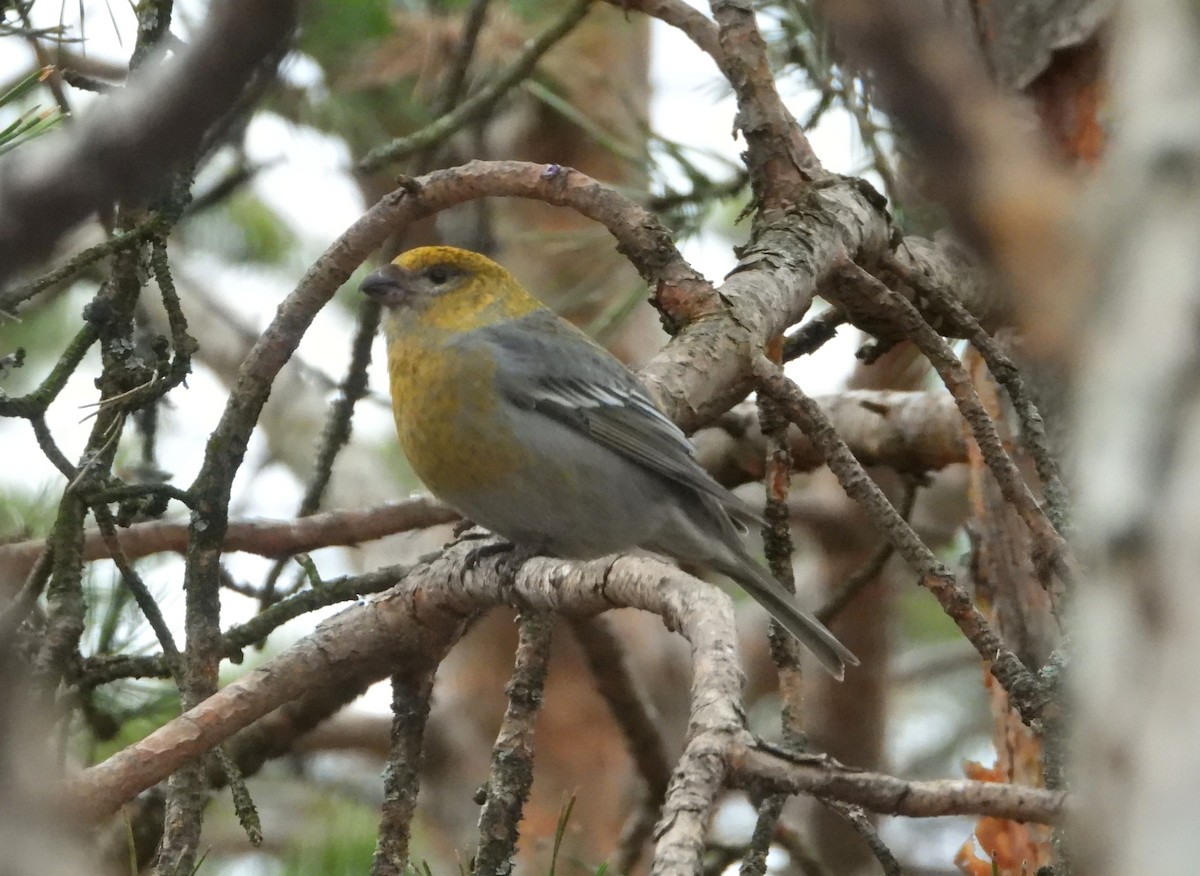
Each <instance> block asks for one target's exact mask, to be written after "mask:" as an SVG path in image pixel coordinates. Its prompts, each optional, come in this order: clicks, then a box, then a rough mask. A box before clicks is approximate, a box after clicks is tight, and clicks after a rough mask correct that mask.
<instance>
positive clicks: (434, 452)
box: [388, 334, 529, 504]
mask: <svg viewBox="0 0 1200 876" xmlns="http://www.w3.org/2000/svg"><path fill="white" fill-rule="evenodd" d="M495 367H496V366H495V362H494V361H491V360H490V359H489V358H488V357H487V356H486V355H483V354H482V353H480V352H479V351H475V352H463V351H462V350H461V348H455V349H454V350H453V351H452V353H451V352H450V351H448V350H447V347H446V346H445V345H444V344H442V343H439V342H438V341H437V339H433V338H429V337H423V336H418V335H412V334H409V335H405V336H401V337H393V338H392V339H391V341H390V342H389V344H388V374H389V377H390V380H391V392H392V411H393V413H394V414H395V417H396V432H397V435H398V436H399V439H400V446H401V447H402V448H403V450H404V453H405V456H407V457H408V461H409V463H410V464H411V465H412V467H413V471H415V472H416V474H417V476H418V477H420V478H421V480H422V481H423V482H424V484H425V486H427V487H428V488H429V489H430V490H431V491H433V492H434V493H435V494H437V495H439V496H441V497H442V498H444V499H446V500H447V501H448V502H450V503H452V504H453V503H454V501H455V496H456V495H457V494H461V493H462V492H463V491H467V490H473V489H488V488H492V487H502V486H503V484H504V482H505V479H506V478H512V477H514V475H516V474H517V473H518V472H519V471H520V470H521V468H522V467H523V466H525V465H527V464H528V463H529V459H528V454H527V453H526V452H525V450H524V448H523V447H522V446H521V445H520V444H519V442H518V441H517V436H514V435H513V433H512V431H511V429H510V428H509V426H508V422H507V420H506V419H505V418H504V417H503V416H502V415H501V412H500V411H498V409H497V405H499V404H503V402H502V400H500V399H499V398H498V397H497V395H496V393H495V391H494V389H493V380H494V377H495Z"/></svg>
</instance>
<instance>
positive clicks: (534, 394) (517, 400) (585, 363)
mask: <svg viewBox="0 0 1200 876" xmlns="http://www.w3.org/2000/svg"><path fill="white" fill-rule="evenodd" d="M479 331H480V332H481V333H483V334H484V335H485V336H486V338H487V340H488V341H489V342H490V343H491V344H493V345H494V346H495V347H497V348H498V350H497V352H498V353H501V354H502V355H498V356H497V361H498V362H499V363H501V364H500V367H499V368H498V370H497V374H496V386H497V389H499V391H500V392H501V393H502V394H503V395H504V396H505V397H506V398H508V399H509V400H510V401H511V402H513V403H514V404H516V405H518V406H520V407H523V408H526V409H529V410H535V411H538V412H539V413H542V414H544V415H545V416H547V417H551V418H553V419H554V420H556V421H558V422H560V423H563V424H565V425H567V426H570V427H571V428H574V429H577V430H579V431H580V432H583V433H585V434H587V435H588V436H589V437H591V438H593V439H594V440H596V441H597V442H598V443H600V444H603V445H604V446H606V447H609V448H611V449H612V450H614V451H616V452H617V453H620V454H621V455H622V456H624V457H626V458H627V459H630V460H632V461H634V462H636V463H638V464H639V465H641V466H644V467H645V468H647V469H649V470H651V471H654V472H657V473H658V474H660V475H662V476H663V477H666V478H667V479H669V480H671V481H673V482H675V483H677V484H680V485H681V486H684V487H688V488H690V489H693V490H696V491H698V492H700V493H703V494H706V495H709V496H712V497H713V498H714V499H717V500H718V501H719V502H720V503H721V505H722V506H724V507H725V508H726V510H727V511H729V512H730V513H732V514H733V515H734V516H735V517H737V518H739V519H741V520H744V521H746V522H756V521H760V520H761V518H760V517H759V515H758V514H757V513H756V512H755V511H754V509H752V508H751V507H750V506H749V505H747V504H746V503H745V502H743V501H742V500H741V499H739V498H737V497H736V496H734V495H733V494H732V493H730V492H729V491H728V490H727V489H725V488H724V487H723V486H721V485H720V484H718V483H717V482H716V481H715V480H713V478H712V477H711V476H710V475H709V474H708V472H706V471H705V470H704V469H703V468H701V467H700V464H699V463H698V462H696V451H695V448H693V447H692V445H691V442H689V441H688V439H687V437H686V436H685V435H684V434H683V432H682V431H681V430H680V429H679V427H678V426H676V425H675V424H674V423H672V422H671V421H670V420H669V419H667V417H666V416H665V415H664V414H663V413H662V412H661V411H660V410H659V409H658V408H657V407H656V406H655V405H654V402H652V401H651V400H650V397H649V395H647V393H646V390H645V389H644V388H643V386H642V385H641V383H640V382H639V381H638V379H637V377H635V376H634V374H633V372H631V371H630V370H629V369H628V368H626V367H625V366H624V365H623V364H621V362H620V361H619V360H618V359H616V357H614V356H613V355H612V354H611V353H609V352H608V351H607V350H605V349H604V348H603V347H601V346H600V345H598V344H596V343H595V342H594V341H592V340H591V338H589V337H588V336H587V335H586V334H584V333H583V332H582V331H580V330H579V329H577V328H575V326H573V325H571V324H570V323H568V322H566V321H565V320H562V319H560V318H559V317H558V316H556V315H555V314H554V313H552V312H551V311H549V310H538V311H534V312H533V313H530V314H527V315H526V316H523V317H521V318H520V319H518V320H515V321H514V322H512V323H507V324H502V325H496V326H489V327H488V328H486V329H481V330H479ZM564 351H569V353H567V352H564ZM567 356H569V360H567Z"/></svg>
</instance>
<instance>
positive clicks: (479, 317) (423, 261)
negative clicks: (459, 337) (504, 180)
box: [362, 246, 542, 334]
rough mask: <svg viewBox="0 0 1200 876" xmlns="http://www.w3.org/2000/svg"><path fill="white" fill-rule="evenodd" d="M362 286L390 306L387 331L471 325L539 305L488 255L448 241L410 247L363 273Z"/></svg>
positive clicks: (456, 329)
mask: <svg viewBox="0 0 1200 876" xmlns="http://www.w3.org/2000/svg"><path fill="white" fill-rule="evenodd" d="M362 291H363V294H364V295H367V296H368V297H370V298H373V299H375V300H376V301H378V302H380V303H381V304H382V305H383V306H384V307H386V308H387V309H388V311H389V315H388V316H389V318H388V319H387V320H385V327H386V328H387V329H388V333H389V334H391V333H392V332H393V331H395V330H397V329H399V328H400V325H398V324H403V326H404V327H405V328H407V329H408V330H417V331H420V330H434V331H439V332H452V333H453V332H463V331H470V330H471V329H474V328H481V327H483V326H487V325H492V324H494V323H497V322H503V321H505V320H509V319H513V318H515V317H518V316H522V315H524V314H526V313H529V312H530V311H533V310H536V309H537V308H539V307H541V306H542V305H541V303H540V302H539V301H538V300H537V299H536V298H534V297H533V296H532V295H530V294H529V293H528V292H526V291H525V289H524V288H523V287H522V286H521V284H520V283H518V282H517V279H516V278H515V277H514V276H513V275H512V274H510V273H509V272H508V271H506V270H505V269H504V268H502V267H501V266H500V265H498V264H496V263H495V262H494V261H492V260H491V259H489V258H488V257H487V256H482V255H480V254H479V253H475V252H469V251H467V250H465V249H456V248H455V247H452V246H423V247H420V248H419V249H411V250H409V251H408V252H406V253H404V254H403V255H401V256H399V257H398V258H397V259H396V260H395V261H393V262H392V263H391V264H390V265H384V266H383V267H382V268H380V269H379V270H377V271H375V272H374V273H373V274H371V275H370V276H369V277H367V278H366V279H365V280H364V281H363V284H362ZM389 323H390V324H389Z"/></svg>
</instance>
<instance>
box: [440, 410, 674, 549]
mask: <svg viewBox="0 0 1200 876" xmlns="http://www.w3.org/2000/svg"><path fill="white" fill-rule="evenodd" d="M516 416H517V417H518V418H519V419H518V422H517V426H518V429H519V432H518V434H521V435H522V436H523V439H524V441H525V442H526V444H527V446H528V447H529V449H530V451H531V453H530V463H529V464H528V465H527V466H525V467H524V468H523V470H522V471H520V472H518V473H516V474H514V476H513V478H512V480H511V482H510V483H508V484H505V485H503V487H497V488H496V489H494V490H470V491H469V492H468V493H467V494H463V495H453V496H452V495H444V496H443V497H442V498H444V499H445V500H446V501H447V502H449V503H450V504H451V505H453V506H454V507H455V508H457V509H458V510H459V511H461V512H462V513H463V514H464V515H465V516H467V517H468V518H470V519H471V520H472V521H474V522H475V523H478V524H479V525H480V526H484V527H486V528H488V529H490V530H492V531H493V532H495V533H497V534H498V535H502V536H504V537H505V538H507V539H509V540H510V541H512V542H514V543H516V544H518V545H521V546H523V547H529V548H532V549H536V550H539V551H543V552H546V553H549V554H553V555H555V556H559V557H563V558H567V559H588V558H592V557H600V556H604V555H606V554H613V553H619V552H621V551H626V550H630V549H632V548H635V547H638V546H640V545H644V544H649V543H652V542H653V541H654V540H655V537H656V535H657V533H658V530H659V528H660V527H661V526H662V525H663V522H664V517H665V512H666V507H664V506H666V505H669V504H670V503H672V502H673V501H674V499H673V498H672V497H673V495H674V493H675V488H674V486H673V485H672V484H670V483H669V482H668V481H666V480H665V479H664V478H662V477H661V476H659V475H657V474H654V473H653V472H650V471H647V470H646V469H644V468H643V467H641V466H640V465H638V464H637V463H634V462H631V461H629V460H628V459H626V458H625V457H624V456H621V455H620V454H618V453H617V452H615V451H612V450H609V449H607V448H606V447H603V446H602V445H600V444H597V443H595V442H594V441H592V440H590V439H589V438H586V437H585V436H582V435H580V434H578V433H577V432H575V431H574V430H573V429H571V428H570V427H568V426H564V425H563V424H561V423H559V422H557V421H555V420H552V419H550V418H548V417H544V416H542V415H540V414H536V413H533V412H524V411H523V412H519V413H518V414H517V415H516ZM480 452H481V453H486V452H487V449H486V447H483V448H480Z"/></svg>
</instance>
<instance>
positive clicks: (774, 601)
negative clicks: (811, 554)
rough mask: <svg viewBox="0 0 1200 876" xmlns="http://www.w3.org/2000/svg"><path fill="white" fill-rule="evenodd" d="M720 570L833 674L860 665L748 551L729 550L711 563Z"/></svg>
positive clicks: (840, 675)
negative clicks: (848, 666) (847, 667)
mask: <svg viewBox="0 0 1200 876" xmlns="http://www.w3.org/2000/svg"><path fill="white" fill-rule="evenodd" d="M723 553H724V552H723ZM712 565H713V568H715V569H716V570H717V571H719V572H722V573H723V574H725V575H728V576H729V577H730V578H732V579H733V580H734V581H736V582H737V583H738V584H740V585H741V586H742V589H743V590H745V591H746V592H747V593H748V594H750V596H751V597H753V599H754V601H755V602H757V603H758V604H759V605H761V606H762V607H763V608H765V609H766V610H767V613H768V614H770V615H771V617H773V618H775V620H777V621H779V623H780V625H781V626H782V627H783V628H784V629H785V630H787V631H788V632H789V633H791V634H792V635H793V636H795V637H796V638H797V639H799V640H800V644H802V645H803V646H804V647H806V648H807V649H808V650H809V651H811V652H812V653H813V654H814V655H815V656H816V658H817V660H819V661H820V662H821V665H822V666H824V667H825V668H826V669H827V670H829V672H830V673H831V674H832V675H833V676H834V678H836V679H838V680H839V681H841V679H842V677H843V676H844V675H845V674H846V666H847V665H850V666H857V665H858V658H857V657H855V656H854V654H852V653H851V652H850V649H849V648H847V647H846V646H845V645H843V644H842V643H841V642H839V641H838V640H837V637H836V636H834V635H833V633H831V632H829V630H828V629H826V627H825V625H824V624H823V623H821V622H820V621H819V620H817V619H816V618H815V617H813V616H812V615H811V614H809V613H808V612H806V611H804V609H802V608H800V606H798V605H797V604H796V597H795V596H794V595H793V594H791V593H788V592H787V591H786V590H784V589H783V585H782V584H780V583H779V582H778V581H776V580H775V578H774V577H773V576H772V575H771V573H770V572H769V571H767V569H766V568H765V567H763V566H762V564H760V563H758V562H756V561H755V560H754V559H753V558H751V557H750V556H749V555H748V554H746V553H744V552H742V551H738V552H733V551H730V552H729V555H728V556H725V557H721V558H720V559H719V560H716V561H714V562H713V563H712Z"/></svg>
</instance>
